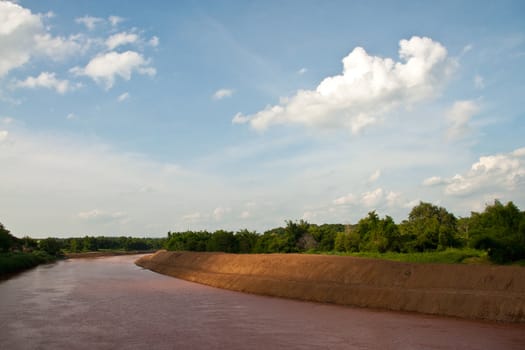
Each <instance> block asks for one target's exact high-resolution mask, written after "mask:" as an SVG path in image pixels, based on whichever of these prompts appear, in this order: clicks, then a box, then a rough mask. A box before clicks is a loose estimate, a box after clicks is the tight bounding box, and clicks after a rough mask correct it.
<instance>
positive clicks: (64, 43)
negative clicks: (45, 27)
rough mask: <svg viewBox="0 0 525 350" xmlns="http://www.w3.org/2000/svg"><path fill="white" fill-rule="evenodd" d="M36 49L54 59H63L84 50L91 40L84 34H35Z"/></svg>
mask: <svg viewBox="0 0 525 350" xmlns="http://www.w3.org/2000/svg"><path fill="white" fill-rule="evenodd" d="M34 40H35V47H34V48H35V51H36V52H38V53H42V54H44V55H46V56H48V57H50V58H51V59H53V60H62V59H64V58H66V57H68V56H72V55H74V54H78V53H79V52H84V51H85V49H86V48H87V46H88V45H89V42H88V41H87V40H86V39H85V38H84V36H82V35H71V36H69V37H68V38H65V37H60V36H55V37H54V36H52V35H51V34H49V33H44V34H37V35H35V36H34Z"/></svg>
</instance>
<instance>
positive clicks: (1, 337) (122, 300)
mask: <svg viewBox="0 0 525 350" xmlns="http://www.w3.org/2000/svg"><path fill="white" fill-rule="evenodd" d="M137 258H138V256H117V257H106V258H97V259H72V260H65V261H60V262H58V263H56V264H51V265H45V266H39V267H37V268H35V269H33V270H30V271H27V272H24V273H22V274H19V275H16V276H14V277H12V278H10V279H8V280H4V281H0V349H151V350H153V349H155V350H156V349H525V325H517V324H499V323H488V322H476V321H467V320H459V319H453V318H442V317H434V316H425V315H417V314H409V313H396V312H383V311H376V310H367V309H359V308H350V307H342V306H336V305H325V304H318V303H308V302H300V301H294V300H285V299H278V298H270V297H263V296H257V295H249V294H243V293H238V292H232V291H228V290H221V289H216V288H212V287H208V286H203V285H199V284H195V283H190V282H187V281H183V280H179V279H175V278H172V277H167V276H163V275H159V274H156V273H154V272H151V271H149V270H144V269H142V268H140V267H138V266H135V265H134V264H133V262H134V261H135V260H136V259H137Z"/></svg>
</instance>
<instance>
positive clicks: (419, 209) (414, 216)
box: [400, 202, 458, 251]
mask: <svg viewBox="0 0 525 350" xmlns="http://www.w3.org/2000/svg"><path fill="white" fill-rule="evenodd" d="M456 223H457V219H456V217H455V216H454V215H453V214H451V213H449V212H448V211H447V210H446V209H445V208H442V207H438V206H435V205H433V204H431V203H425V202H420V203H419V204H418V205H416V206H415V207H414V208H412V210H411V211H410V214H409V215H408V220H405V221H403V222H402V223H401V225H400V230H401V234H402V235H404V236H405V237H404V239H403V240H404V242H405V245H406V246H405V249H406V250H416V251H427V250H435V249H444V248H446V247H453V246H457V245H458V241H457V227H456Z"/></svg>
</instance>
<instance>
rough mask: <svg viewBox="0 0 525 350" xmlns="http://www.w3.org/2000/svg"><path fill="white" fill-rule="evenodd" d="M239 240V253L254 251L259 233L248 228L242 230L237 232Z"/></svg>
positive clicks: (236, 235)
mask: <svg viewBox="0 0 525 350" xmlns="http://www.w3.org/2000/svg"><path fill="white" fill-rule="evenodd" d="M235 237H236V238H237V242H238V243H239V253H253V252H255V246H256V245H257V240H258V238H259V235H258V234H257V233H256V232H251V231H248V230H246V229H244V230H241V231H239V232H237V233H236V234H235Z"/></svg>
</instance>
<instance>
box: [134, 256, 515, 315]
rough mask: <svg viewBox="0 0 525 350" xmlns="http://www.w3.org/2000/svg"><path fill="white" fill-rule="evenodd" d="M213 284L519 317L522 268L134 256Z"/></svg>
mask: <svg viewBox="0 0 525 350" xmlns="http://www.w3.org/2000/svg"><path fill="white" fill-rule="evenodd" d="M136 264H137V265H139V266H142V267H144V268H147V269H150V270H153V271H155V272H159V273H162V274H165V275H169V276H173V277H177V278H181V279H185V280H188V281H193V282H198V283H202V284H206V285H210V286H214V287H219V288H225V289H231V290H236V291H241V292H248V293H255V294H262V295H270V296H277V297H285V298H293V299H300V300H310V301H318V302H326V303H335V304H341V305H352V306H360V307H371V308H380V309H388V310H396V311H413V312H421V313H427V314H435V315H446V316H456V317H462V318H471V319H484V320H492V321H506V322H525V268H522V267H514V266H486V265H445V264H411V263H400V262H393V261H385V260H373V259H363V258H354V257H342V256H323V255H304V254H249V255H240V254H239V255H237V254H223V253H194V252H167V251H159V252H157V253H155V254H153V255H147V256H144V257H142V258H140V259H139V260H137V261H136Z"/></svg>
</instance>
